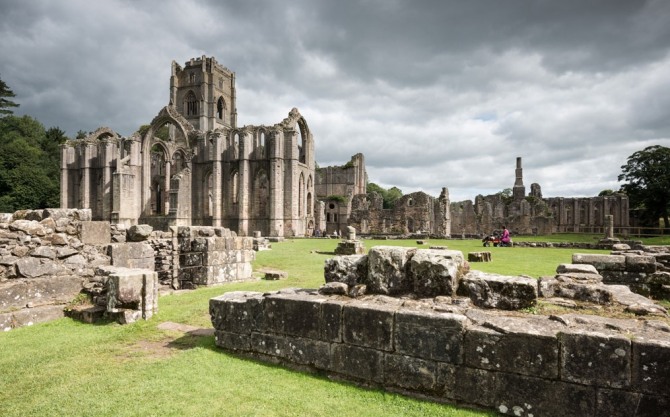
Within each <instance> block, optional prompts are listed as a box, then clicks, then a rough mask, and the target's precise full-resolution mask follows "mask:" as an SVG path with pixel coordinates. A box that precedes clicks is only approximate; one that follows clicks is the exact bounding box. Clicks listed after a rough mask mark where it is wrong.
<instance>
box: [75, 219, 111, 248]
mask: <svg viewBox="0 0 670 417" xmlns="http://www.w3.org/2000/svg"><path fill="white" fill-rule="evenodd" d="M79 235H80V237H79V239H80V240H81V243H83V244H84V245H105V244H107V243H109V242H111V240H112V231H111V228H110V226H109V222H104V221H103V222H100V221H95V222H92V221H85V222H81V225H80V229H79Z"/></svg>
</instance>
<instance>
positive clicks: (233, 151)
mask: <svg viewBox="0 0 670 417" xmlns="http://www.w3.org/2000/svg"><path fill="white" fill-rule="evenodd" d="M61 207H62V208H74V207H76V208H83V209H91V212H92V216H93V220H107V221H110V222H112V223H121V224H125V225H132V224H138V223H142V224H150V225H152V226H153V227H155V228H158V229H162V230H165V229H166V228H167V227H168V226H184V225H209V226H217V227H218V226H222V227H226V228H229V229H231V230H234V231H236V232H237V233H238V234H239V235H241V236H249V235H250V234H251V233H252V232H253V231H260V232H261V233H262V234H263V235H264V236H305V235H307V236H309V235H311V234H312V231H313V230H314V229H315V227H316V225H315V214H314V140H313V138H312V134H311V132H310V130H309V127H308V125H307V121H306V120H305V118H304V117H303V116H302V115H301V114H300V112H299V111H298V110H297V109H295V108H294V109H292V110H291V111H290V113H289V114H288V117H287V118H286V119H284V120H282V121H281V122H279V123H276V124H273V125H269V126H265V125H261V126H243V127H238V126H237V104H236V93H235V74H234V73H233V72H232V71H230V70H229V69H227V68H225V67H223V66H222V65H220V64H219V63H217V62H216V60H215V59H214V58H207V57H205V56H203V57H201V58H198V59H195V58H194V59H191V60H190V61H189V62H187V63H186V64H185V65H184V66H183V67H182V66H181V65H179V64H177V63H176V62H174V61H173V63H172V76H171V77H170V102H169V104H168V105H167V106H165V107H164V108H162V109H161V110H160V111H159V112H158V114H157V115H156V117H154V119H153V120H152V121H151V123H150V124H149V126H148V128H146V129H141V130H139V131H137V132H135V133H134V134H132V135H131V136H130V137H127V138H125V137H122V136H120V135H119V134H118V133H116V132H114V131H113V130H111V129H109V128H100V129H98V130H96V131H95V132H93V133H91V134H90V135H88V136H87V137H86V138H84V139H82V140H72V141H68V142H67V143H66V144H65V145H64V146H63V147H62V157H61Z"/></svg>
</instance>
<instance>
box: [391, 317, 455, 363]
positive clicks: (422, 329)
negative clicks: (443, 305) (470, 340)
mask: <svg viewBox="0 0 670 417" xmlns="http://www.w3.org/2000/svg"><path fill="white" fill-rule="evenodd" d="M466 322H467V318H466V317H465V316H462V315H460V314H452V313H438V312H431V311H408V310H398V311H397V312H396V318H395V335H394V336H395V350H396V352H398V353H401V354H404V355H411V356H416V357H420V358H423V359H432V360H437V361H441V362H448V363H453V364H460V363H461V362H462V357H463V333H464V326H465V324H466Z"/></svg>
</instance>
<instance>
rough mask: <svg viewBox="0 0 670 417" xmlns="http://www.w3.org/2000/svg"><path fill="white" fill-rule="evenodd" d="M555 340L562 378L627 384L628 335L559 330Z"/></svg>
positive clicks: (586, 382)
mask: <svg viewBox="0 0 670 417" xmlns="http://www.w3.org/2000/svg"><path fill="white" fill-rule="evenodd" d="M558 340H559V343H560V345H561V361H560V366H561V369H560V375H561V379H562V380H563V381H570V382H576V383H578V384H584V385H596V386H600V387H609V388H625V387H628V386H630V381H631V341H630V339H628V338H625V337H623V336H619V335H606V334H600V333H594V332H587V331H581V330H575V331H573V332H564V333H559V334H558Z"/></svg>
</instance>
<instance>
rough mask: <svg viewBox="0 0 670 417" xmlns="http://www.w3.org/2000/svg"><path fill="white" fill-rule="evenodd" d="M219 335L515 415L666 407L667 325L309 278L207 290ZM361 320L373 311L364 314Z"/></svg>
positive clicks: (257, 353) (282, 356)
mask: <svg viewBox="0 0 670 417" xmlns="http://www.w3.org/2000/svg"><path fill="white" fill-rule="evenodd" d="M210 314H211V317H212V324H213V325H214V328H215V338H216V344H217V346H219V347H221V348H224V349H226V350H231V351H234V352H241V353H244V354H247V355H251V356H253V357H258V358H261V359H264V360H268V361H270V362H273V363H282V364H290V365H293V366H295V367H298V368H300V369H303V370H311V371H317V372H326V373H327V374H329V375H331V376H334V377H336V378H343V379H347V380H352V381H355V382H358V383H361V384H363V385H367V386H369V385H372V386H374V387H383V388H385V389H387V390H390V391H400V392H403V393H405V394H409V395H415V396H419V397H421V398H426V397H428V398H432V399H436V400H438V401H448V402H456V403H463V404H470V405H475V406H478V407H485V408H488V409H491V410H495V411H497V412H500V413H501V414H507V415H515V416H567V415H569V416H605V415H607V416H643V415H644V416H647V415H654V416H668V415H670V412H669V411H668V410H669V409H670V395H669V394H668V391H667V387H668V386H670V338H669V337H668V334H669V332H670V327H669V326H668V325H667V324H666V323H665V322H662V321H653V320H646V321H634V320H620V319H607V318H600V317H595V316H583V315H578V314H565V315H562V316H561V317H560V318H553V319H552V318H551V317H543V316H530V315H527V316H521V317H520V316H506V315H501V314H500V312H491V311H487V310H478V309H477V310H465V311H463V310H459V309H458V308H455V307H454V306H453V305H451V304H449V303H447V302H442V301H441V299H440V298H436V299H434V300H432V301H428V302H427V304H422V303H419V302H412V301H409V300H402V299H392V298H389V297H384V296H374V297H367V298H364V299H352V298H348V297H333V296H330V297H329V296H323V295H318V294H316V293H315V292H310V291H307V290H293V291H283V292H279V293H272V294H262V293H258V292H234V293H227V294H225V295H223V296H220V297H217V298H213V299H211V300H210ZM370 323H375V325H374V326H371V325H370Z"/></svg>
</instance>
